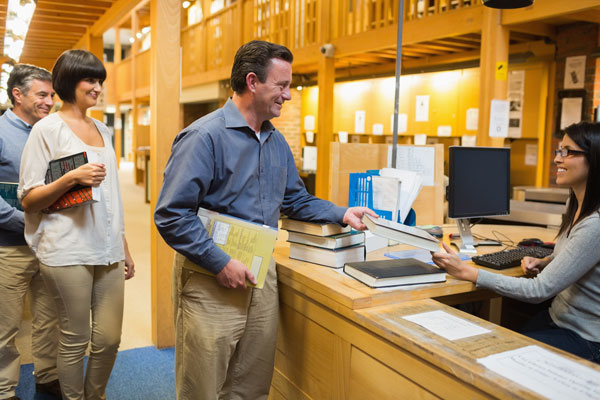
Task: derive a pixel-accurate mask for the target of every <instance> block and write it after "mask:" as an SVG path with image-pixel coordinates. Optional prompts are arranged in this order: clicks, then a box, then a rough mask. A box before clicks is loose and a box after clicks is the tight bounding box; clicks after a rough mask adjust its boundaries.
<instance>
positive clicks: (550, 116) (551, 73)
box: [536, 60, 556, 186]
mask: <svg viewBox="0 0 600 400" xmlns="http://www.w3.org/2000/svg"><path fill="white" fill-rule="evenodd" d="M555 82H556V61H554V60H552V61H550V62H549V66H548V85H547V87H548V96H547V100H546V121H545V127H544V131H543V132H544V145H543V146H542V145H540V148H539V151H540V152H543V153H542V154H539V153H538V154H539V155H538V162H539V163H543V164H544V165H543V168H542V176H541V177H540V176H539V175H538V176H537V177H536V185H537V186H550V180H551V178H550V164H551V163H552V160H553V159H554V157H553V155H554V154H553V153H552V135H554V121H555V119H556V118H555V115H554V93H555V91H556V88H555ZM547 157H550V159H548V158H547ZM539 171H540V170H539V169H538V173H539Z"/></svg>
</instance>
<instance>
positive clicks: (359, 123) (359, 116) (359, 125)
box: [354, 110, 366, 133]
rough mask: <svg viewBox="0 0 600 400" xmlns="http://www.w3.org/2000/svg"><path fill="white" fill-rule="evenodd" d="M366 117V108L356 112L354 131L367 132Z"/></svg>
mask: <svg viewBox="0 0 600 400" xmlns="http://www.w3.org/2000/svg"><path fill="white" fill-rule="evenodd" d="M365 118H366V112H365V111H364V110H358V111H356V112H355V113H354V132H355V133H365Z"/></svg>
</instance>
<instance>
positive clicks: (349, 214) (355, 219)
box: [343, 207, 377, 231]
mask: <svg viewBox="0 0 600 400" xmlns="http://www.w3.org/2000/svg"><path fill="white" fill-rule="evenodd" d="M364 214H369V215H370V216H372V217H375V218H377V214H375V211H373V210H371V209H370V208H367V207H350V208H349V209H348V210H346V214H344V219H343V222H344V223H345V224H348V225H350V226H351V227H353V228H354V229H356V230H357V231H365V230H367V226H366V225H365V224H363V223H362V221H361V218H362V217H363V215H364Z"/></svg>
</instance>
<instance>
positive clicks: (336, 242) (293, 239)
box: [288, 231, 365, 249]
mask: <svg viewBox="0 0 600 400" xmlns="http://www.w3.org/2000/svg"><path fill="white" fill-rule="evenodd" d="M288 242H290V243H300V244H307V245H309V246H315V247H322V248H324V249H341V248H344V247H349V246H354V245H357V244H362V243H364V242H365V234H364V233H362V232H348V233H340V234H339V235H333V236H316V235H309V234H307V233H300V232H293V231H290V232H289V234H288Z"/></svg>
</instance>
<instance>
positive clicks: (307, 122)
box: [304, 115, 315, 131]
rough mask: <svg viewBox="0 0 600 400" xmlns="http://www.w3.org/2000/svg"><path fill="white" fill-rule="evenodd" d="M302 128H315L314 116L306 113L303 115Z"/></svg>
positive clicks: (309, 129)
mask: <svg viewBox="0 0 600 400" xmlns="http://www.w3.org/2000/svg"><path fill="white" fill-rule="evenodd" d="M304 130H305V131H314V130H315V116H314V115H307V116H305V117H304Z"/></svg>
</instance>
